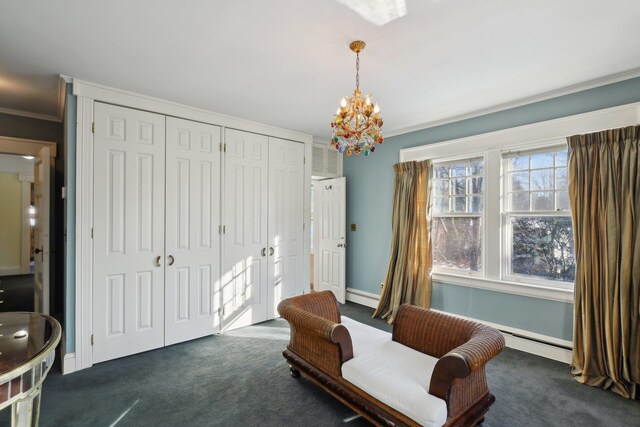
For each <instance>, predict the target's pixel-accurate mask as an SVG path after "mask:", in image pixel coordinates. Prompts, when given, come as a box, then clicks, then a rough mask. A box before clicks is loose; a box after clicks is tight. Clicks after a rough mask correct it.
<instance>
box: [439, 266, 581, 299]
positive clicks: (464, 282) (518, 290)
mask: <svg viewBox="0 0 640 427" xmlns="http://www.w3.org/2000/svg"><path fill="white" fill-rule="evenodd" d="M431 280H433V281H434V282H438V283H444V284H446V285H455V286H464V287H467V288H476V289H483V290H487V291H493V292H502V293H505V294H512V295H518V296H523V297H529V298H539V299H545V300H549V301H559V302H563V303H567V304H573V290H572V289H565V288H560V287H557V288H552V287H549V286H544V285H533V284H531V283H519V282H511V281H506V280H495V279H489V278H486V277H478V276H471V275H468V276H467V275H463V274H452V273H445V272H434V273H432V275H431Z"/></svg>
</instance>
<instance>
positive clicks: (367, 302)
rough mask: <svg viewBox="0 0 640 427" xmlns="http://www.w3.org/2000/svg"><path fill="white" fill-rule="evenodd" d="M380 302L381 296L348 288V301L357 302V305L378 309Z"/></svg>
mask: <svg viewBox="0 0 640 427" xmlns="http://www.w3.org/2000/svg"><path fill="white" fill-rule="evenodd" d="M379 300H380V295H376V294H372V293H370V292H365V291H361V290H359V289H353V288H347V301H351V302H355V303H356V304H360V305H364V306H366V307H371V308H378V301H379Z"/></svg>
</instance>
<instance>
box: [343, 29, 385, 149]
mask: <svg viewBox="0 0 640 427" xmlns="http://www.w3.org/2000/svg"><path fill="white" fill-rule="evenodd" d="M365 46H366V44H365V42H363V41H361V40H356V41H354V42H352V43H351V44H350V45H349V48H350V49H351V50H352V51H354V52H355V53H356V88H355V90H354V91H353V95H352V96H345V97H343V98H342V99H341V100H340V107H338V109H337V110H336V114H335V116H334V117H333V121H332V122H331V127H332V128H333V135H332V137H331V145H332V146H333V147H334V148H335V149H336V150H338V152H339V153H346V155H347V156H350V155H352V154H354V153H355V154H356V156H357V155H359V154H360V153H363V154H364V155H365V156H368V155H369V153H373V152H374V151H375V149H376V145H377V144H382V142H383V141H384V137H383V136H382V130H381V128H382V124H383V121H382V115H381V114H380V107H379V106H378V104H377V103H375V102H374V101H373V97H372V96H371V95H367V96H365V98H364V99H362V98H361V93H362V92H361V91H360V52H362V50H363V49H364V48H365Z"/></svg>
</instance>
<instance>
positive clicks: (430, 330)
mask: <svg viewBox="0 0 640 427" xmlns="http://www.w3.org/2000/svg"><path fill="white" fill-rule="evenodd" d="M480 326H481V325H480V324H478V323H474V322H470V321H468V320H464V319H460V318H457V317H453V316H449V315H446V314H444V313H438V312H436V311H432V310H427V309H425V308H421V307H416V306H413V305H408V304H403V305H402V306H400V308H399V309H398V313H397V314H396V318H395V321H394V323H393V340H394V341H396V342H399V343H400V344H403V345H406V346H407V347H411V348H413V349H414V350H417V351H420V352H422V353H426V354H428V355H430V356H433V357H436V358H440V357H442V356H444V355H445V354H447V352H449V351H451V350H453V349H454V348H456V347H458V346H460V345H462V344H464V343H466V342H467V341H469V339H470V338H471V336H472V335H473V333H474V331H476V329H477V328H478V327H480ZM417 337H421V338H420V339H417Z"/></svg>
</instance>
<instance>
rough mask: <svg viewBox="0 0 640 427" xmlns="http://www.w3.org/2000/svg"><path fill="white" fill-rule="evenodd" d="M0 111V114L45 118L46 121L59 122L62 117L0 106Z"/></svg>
mask: <svg viewBox="0 0 640 427" xmlns="http://www.w3.org/2000/svg"><path fill="white" fill-rule="evenodd" d="M0 113H2V114H10V115H12V116H21V117H28V118H30V119H38V120H46V121H49V122H61V121H62V117H56V116H52V115H50V114H38V113H31V112H29V111H22V110H14V109H12V108H3V107H0Z"/></svg>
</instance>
